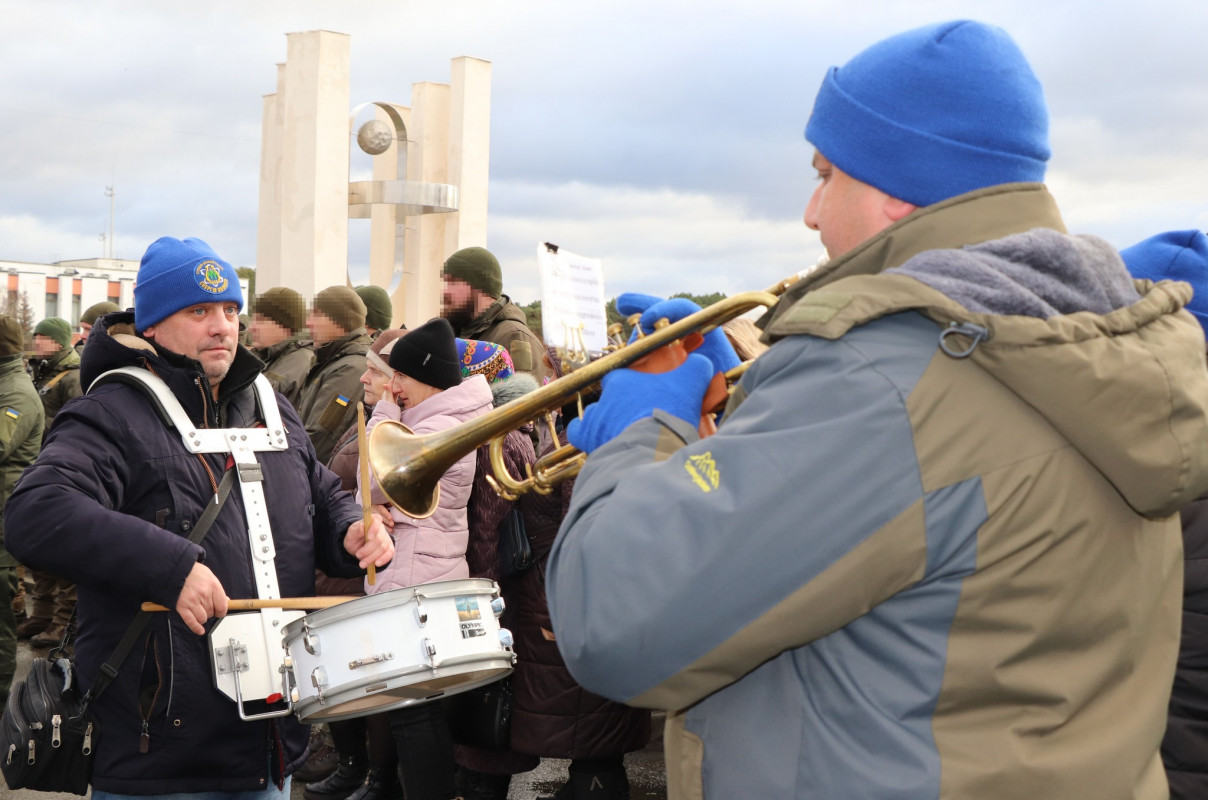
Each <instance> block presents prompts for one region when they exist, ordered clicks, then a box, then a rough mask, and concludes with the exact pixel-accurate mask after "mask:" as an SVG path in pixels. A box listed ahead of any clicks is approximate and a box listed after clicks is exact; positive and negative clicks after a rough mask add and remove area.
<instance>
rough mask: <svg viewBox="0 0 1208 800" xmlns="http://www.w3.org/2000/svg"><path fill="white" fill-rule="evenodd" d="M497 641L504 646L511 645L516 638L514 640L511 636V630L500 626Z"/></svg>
mask: <svg viewBox="0 0 1208 800" xmlns="http://www.w3.org/2000/svg"><path fill="white" fill-rule="evenodd" d="M499 643H500V644H501V645H503V646H504V647H511V646H512V645H514V644H515V643H516V640H515V638H513V637H512V632H511V631H509V630H508V629H507V628H500V629H499Z"/></svg>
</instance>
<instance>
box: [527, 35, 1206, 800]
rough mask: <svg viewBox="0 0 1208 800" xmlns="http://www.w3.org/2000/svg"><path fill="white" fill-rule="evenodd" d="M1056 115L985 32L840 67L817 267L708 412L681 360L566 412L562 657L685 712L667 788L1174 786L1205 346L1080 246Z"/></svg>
mask: <svg viewBox="0 0 1208 800" xmlns="http://www.w3.org/2000/svg"><path fill="white" fill-rule="evenodd" d="M1047 129H1048V113H1047V109H1046V106H1045V102H1044V99H1043V96H1042V94H1041V88H1040V84H1039V82H1038V80H1037V79H1036V77H1035V75H1034V74H1033V72H1032V70H1031V68H1030V67H1029V65H1028V63H1027V61H1026V60H1025V59H1024V57H1023V54H1022V53H1021V52H1020V50H1019V49H1018V47H1017V46H1016V44H1015V43H1014V42H1013V41H1012V40H1011V38H1010V37H1009V36H1008V35H1007V34H1006V33H1005V32H1004V31H1002V30H1000V29H998V28H994V27H990V26H987V25H983V24H980V23H976V22H967V21H962V22H951V23H946V24H941V25H933V26H929V27H926V28H920V29H917V30H912V31H909V32H906V33H903V34H899V35H897V36H894V37H891V38H889V39H887V40H885V41H882V42H880V43H878V44H875V45H873V46H872V47H870V48H868V49H867V50H865V51H864V52H862V53H860V54H858V55H857V56H855V58H853V59H852V60H851V61H850V62H848V63H847V64H846V65H844V66H843V67H839V68H834V69H831V70H830V72H829V73H828V74H827V76H826V78H825V80H824V82H823V85H822V88H821V90H820V92H819V94H818V97H817V100H816V101H815V104H814V109H813V113H812V115H811V117H810V120H809V123H808V126H807V128H806V139H807V140H808V141H809V142H810V143H811V144H812V145H813V146H814V147H815V148H816V153H815V155H814V166H815V168H816V169H817V171H818V178H819V181H820V183H819V185H818V187H817V189H816V190H815V192H814V194H813V197H812V198H811V199H810V202H809V206H808V208H807V209H806V213H805V222H806V224H807V225H808V226H809V227H810V228H813V229H815V230H818V231H819V232H820V234H821V238H822V242H823V244H824V245H825V246H826V249H827V251H828V253H829V255H830V257H831V260H830V261H829V263H827V264H826V265H825V266H823V267H821V268H819V269H818V270H817V271H815V272H814V273H812V274H810V275H809V276H807V277H806V278H803V279H802V280H801V281H800V282H799V284H798V285H795V286H794V287H792V288H790V289H789V290H788V292H787V293H786V294H785V295H784V296H783V297H782V298H781V300H780V302H779V304H778V305H777V306H776V307H775V308H774V309H773V310H772V311H771V313H769V314H767V315H765V317H764V318H763V320H761V327H762V328H763V331H764V341H766V342H769V343H771V347H770V349H769V350H768V351H767V352H765V353H764V354H763V355H761V356H760V357H759V359H758V360H757V361H756V362H754V364H753V365H752V366H751V368H750V369H749V370H748V371H747V373H746V374H745V376H744V377H743V378H742V381H741V383H740V385H739V386H738V388H737V391H736V393H735V396H734V397H733V398H732V400H731V402H730V407H729V409H728V415H727V417H726V418H725V419H724V420H723V422H722V423H721V425H720V428H719V430H718V432H717V433H716V434H715V435H713V436H711V437H709V438H706V439H700V438H699V437H698V435H697V431H696V422H697V419H698V418H699V415H700V402H699V400H700V398H701V397H702V396H703V393H704V387H705V384H706V383H707V381H708V380H709V379H710V377H711V376H712V374H713V372H714V365H712V364H711V363H709V362H708V361H707V360H703V361H702V357H700V356H697V355H695V354H694V355H692V356H690V357H689V360H688V362H687V363H685V365H684V366H682V367H680V368H679V369H678V370H676V371H674V372H671V373H666V374H663V375H654V376H651V375H645V374H640V373H630V372H628V371H616V372H614V373H612V374H611V375H610V376H608V377H607V378H605V381H604V391H603V395H602V397H601V399H600V401H599V402H598V403H596V404H595V405H593V406H591V407H589V408H588V409H587V411H586V413H585V415H584V418H583V420H582V421H581V423H579V424H573V423H572V428H571V429H569V431H568V433H569V435H570V439H571V442H572V443H573V444H575V445H576V446H578V447H579V448H580V449H584V450H587V451H590V452H591V456H590V458H589V459H588V461H587V464H586V466H585V467H584V469H583V470H582V472H581V473H580V474H579V477H578V480H577V483H576V485H575V493H574V497H573V499H572V502H571V508H570V510H569V513H568V515H567V518H566V521H565V522H564V524H563V526H562V528H561V531H560V533H559V538H558V540H557V542H556V544H555V545H554V549H553V552H552V555H551V557H550V562H549V565H550V570H549V583H548V587H547V588H548V594H549V600H550V607H551V612H552V615H553V622H554V629H555V633H556V634H557V640H558V645H559V647H560V649H561V652H562V654H563V656H564V657H565V659H566V662H567V664H568V666H569V667H570V669H571V672H572V673H573V674H574V676H575V678H576V679H577V680H578V681H579V682H580V683H582V684H583V685H584V686H585V687H587V688H588V689H590V690H592V691H595V692H598V693H600V694H603V695H606V696H608V697H611V698H613V699H616V700H619V701H623V702H626V703H630V704H632V705H638V706H646V707H651V708H662V709H666V710H667V711H668V712H669V714H668V725H667V736H666V749H667V759H666V760H667V769H668V786H669V790H670V795H671V797H673V798H700V797H702V796H703V797H705V798H725V797H775V798H815V797H818V798H822V797H860V798H865V799H866V800H868V799H876V798H906V797H910V798H915V797H935V798H970V797H976V798H981V800H987V799H989V800H994V799H995V798H1008V797H1010V798H1018V797H1035V798H1042V797H1052V798H1067V797H1097V798H1098V797H1102V798H1106V797H1131V798H1162V797H1166V795H1167V787H1166V779H1165V776H1164V774H1163V768H1162V762H1161V759H1160V758H1159V743H1160V742H1161V739H1162V733H1163V729H1164V723H1165V716H1166V703H1167V699H1168V698H1169V695H1170V688H1171V681H1172V679H1173V675H1174V666H1175V657H1176V654H1177V652H1178V647H1179V609H1180V585H1181V572H1182V559H1181V552H1180V550H1181V543H1180V532H1179V522H1178V518H1177V517H1174V516H1171V515H1172V514H1174V513H1175V512H1176V511H1178V509H1179V508H1180V506H1182V505H1184V504H1185V503H1186V502H1188V501H1190V500H1192V499H1194V498H1195V497H1197V496H1198V495H1199V494H1201V493H1202V492H1203V491H1204V490H1205V489H1208V373H1206V371H1205V364H1204V335H1203V331H1202V330H1201V329H1200V328H1199V326H1198V325H1197V323H1196V322H1195V320H1194V319H1193V318H1192V317H1191V316H1190V315H1189V314H1187V313H1186V312H1185V311H1182V310H1181V309H1182V307H1183V306H1184V305H1185V304H1186V302H1187V301H1188V299H1189V298H1190V296H1191V292H1190V287H1188V286H1187V285H1185V284H1181V283H1161V284H1158V285H1156V286H1153V287H1142V288H1141V289H1139V287H1138V286H1137V285H1136V284H1134V283H1133V281H1132V280H1131V279H1130V278H1129V275H1128V273H1127V271H1126V270H1125V268H1124V265H1123V263H1122V262H1121V260H1120V258H1119V256H1118V255H1117V254H1116V252H1115V250H1114V248H1112V247H1111V246H1110V245H1109V244H1108V243H1106V242H1104V241H1102V240H1099V239H1095V238H1093V237H1086V236H1077V237H1075V236H1070V235H1068V234H1067V233H1066V232H1065V228H1064V225H1063V223H1062V220H1061V216H1060V214H1059V212H1058V210H1057V206H1056V204H1055V202H1054V201H1053V199H1052V197H1051V196H1050V195H1049V193H1048V191H1047V190H1046V189H1045V187H1044V185H1043V183H1041V181H1042V180H1043V178H1044V171H1045V164H1046V161H1047V159H1048V156H1049V148H1048V133H1047ZM648 313H651V312H648ZM654 313H657V311H655V312H654ZM673 390H674V391H673ZM685 398H687V399H686V400H685Z"/></svg>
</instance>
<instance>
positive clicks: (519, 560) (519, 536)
mask: <svg viewBox="0 0 1208 800" xmlns="http://www.w3.org/2000/svg"><path fill="white" fill-rule="evenodd" d="M531 566H533V545H532V543H531V542H529V538H528V531H527V530H525V527H524V515H522V514H521V513H520V507H519V506H517V505H514V504H513V506H512V509H511V510H510V511H508V514H507V516H506V517H504V518H503V521H502V522H500V523H499V574H500V575H501V576H503V577H504V578H506V577H508V576H510V575H515V574H517V573H519V572H524V571H525V570H526V569H528V568H529V567H531Z"/></svg>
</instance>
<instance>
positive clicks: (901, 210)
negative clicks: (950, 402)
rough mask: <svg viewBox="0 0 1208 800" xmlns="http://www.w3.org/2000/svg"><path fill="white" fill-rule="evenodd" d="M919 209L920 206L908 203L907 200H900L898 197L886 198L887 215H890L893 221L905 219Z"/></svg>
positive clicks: (885, 209)
mask: <svg viewBox="0 0 1208 800" xmlns="http://www.w3.org/2000/svg"><path fill="white" fill-rule="evenodd" d="M917 209H918V206H916V205H913V204H911V203H907V202H906V201H905V200H899V199H897V198H896V197H886V198H885V208H884V211H885V216H887V217H889V219H890V220H891V221H892V222H897V221H898V220H901V219H904V218H905V217H907V216H908V215H910V214H913V213H914V212H915V211H916V210H917Z"/></svg>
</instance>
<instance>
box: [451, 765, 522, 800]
mask: <svg viewBox="0 0 1208 800" xmlns="http://www.w3.org/2000/svg"><path fill="white" fill-rule="evenodd" d="M511 783H512V776H511V775H488V774H486V773H485V772H476V771H475V770H472V769H467V768H466V767H458V768H457V788H458V790H459V791H460V792H461V796H462V797H463V798H464V800H508V787H509V786H510V785H511Z"/></svg>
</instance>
